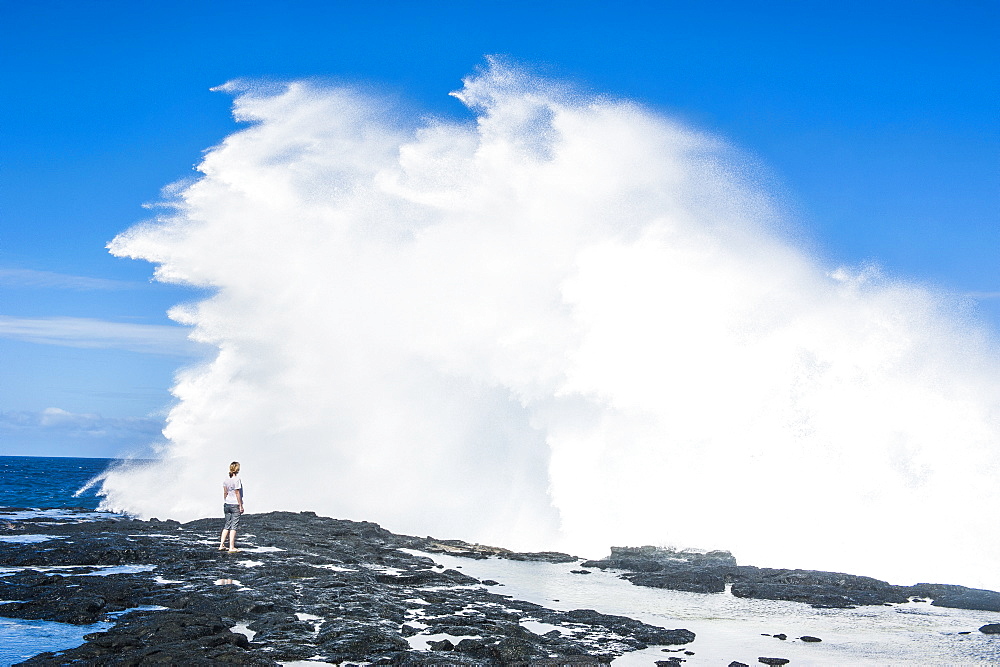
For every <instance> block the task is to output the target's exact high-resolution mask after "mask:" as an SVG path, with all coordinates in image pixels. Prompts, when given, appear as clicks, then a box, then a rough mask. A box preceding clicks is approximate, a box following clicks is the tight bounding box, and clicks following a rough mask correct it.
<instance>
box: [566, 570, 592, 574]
mask: <svg viewBox="0 0 1000 667" xmlns="http://www.w3.org/2000/svg"><path fill="white" fill-rule="evenodd" d="M569 573H570V574H590V570H570V571H569Z"/></svg>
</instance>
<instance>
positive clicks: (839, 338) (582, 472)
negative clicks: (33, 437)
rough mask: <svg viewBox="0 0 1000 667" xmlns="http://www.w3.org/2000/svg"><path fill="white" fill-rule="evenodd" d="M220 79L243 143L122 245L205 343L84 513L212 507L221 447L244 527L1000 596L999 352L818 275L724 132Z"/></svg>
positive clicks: (615, 107) (872, 275) (506, 76)
mask: <svg viewBox="0 0 1000 667" xmlns="http://www.w3.org/2000/svg"><path fill="white" fill-rule="evenodd" d="M223 88H224V90H226V91H229V92H231V93H234V94H235V95H236V102H235V112H234V113H235V116H236V118H238V119H239V120H242V121H247V122H249V123H251V124H250V126H249V127H247V128H246V129H244V130H242V131H241V132H238V133H236V134H233V135H232V136H230V137H228V138H226V140H225V141H224V142H223V143H222V144H220V145H219V146H217V147H216V148H214V149H212V150H211V151H209V152H208V153H207V155H206V156H205V159H204V160H203V162H202V163H201V165H200V167H199V169H200V171H201V173H202V176H201V178H199V179H198V180H197V181H195V182H191V183H182V184H178V185H176V186H175V187H173V188H172V189H170V190H169V191H168V196H169V197H170V201H169V202H168V204H169V206H168V208H167V212H166V213H164V214H163V215H161V217H159V218H157V219H155V220H153V221H150V222H148V223H145V224H142V225H139V226H137V227H135V228H133V229H131V230H129V231H127V232H125V233H123V234H122V235H120V236H119V237H118V238H116V239H115V240H114V241H113V242H112V243H111V245H110V248H111V250H112V252H113V253H115V254H116V255H119V256H123V257H133V258H139V259H145V260H148V261H150V262H153V263H155V264H156V276H157V278H158V279H159V280H164V281H171V282H177V283H184V284H190V285H197V286H202V287H206V288H211V289H212V290H213V292H212V296H210V297H208V298H204V299H203V300H201V301H199V302H197V303H190V304H184V305H180V306H177V307H176V308H174V309H173V310H172V311H171V316H172V317H173V318H174V319H175V320H177V321H179V322H183V323H186V324H189V325H191V326H192V327H193V329H192V337H193V338H194V339H196V340H198V341H201V342H205V343H209V344H211V345H214V346H217V347H218V349H219V352H218V355H217V357H216V358H215V359H214V360H212V361H211V362H210V363H206V364H204V365H200V366H196V367H191V368H186V369H184V370H182V371H181V372H180V373H179V375H178V379H177V384H176V386H175V388H174V390H173V391H174V394H175V396H176V397H177V399H178V402H177V404H176V405H175V407H174V408H173V409H172V410H171V412H170V416H169V420H168V425H167V428H166V430H165V434H166V436H167V438H168V439H169V445H168V446H167V447H166V449H165V450H164V451H163V452H162V460H161V461H159V462H157V463H154V464H152V465H143V464H131V466H130V467H128V468H120V469H118V470H115V471H112V472H110V473H109V474H107V475H106V476H105V477H104V478H103V481H102V490H101V493H102V494H104V496H105V501H104V507H107V508H114V509H122V510H128V511H130V512H134V513H137V514H139V515H141V516H147V517H148V516H159V517H164V516H170V517H173V518H177V519H182V520H183V519H190V518H194V517H200V516H209V515H212V514H218V512H219V508H217V507H216V505H217V503H218V498H217V497H216V496H217V493H216V492H213V491H210V490H211V489H217V487H218V486H219V485H220V483H221V479H217V478H218V477H220V476H221V474H222V473H223V472H224V471H225V469H226V466H227V465H228V463H229V462H230V461H231V460H234V459H236V460H240V461H241V462H242V463H243V476H244V478H245V480H246V481H247V484H248V489H249V490H250V492H249V494H248V497H247V505H248V509H251V510H252V511H266V510H273V509H289V510H304V509H309V510H315V511H316V512H319V513H321V514H328V515H332V516H338V517H346V518H354V519H369V520H375V521H378V522H380V523H382V524H383V525H385V526H386V527H388V528H390V529H393V530H396V531H402V532H408V533H412V534H420V535H425V534H434V535H441V536H448V537H461V538H463V539H468V540H476V541H480V542H484V543H491V544H500V545H504V546H508V547H514V548H522V549H543V548H544V549H554V548H561V549H565V550H570V551H573V552H576V553H581V554H585V555H590V556H599V555H604V554H605V553H606V550H607V547H608V546H609V545H612V544H618V545H623V544H630V545H639V544H645V543H654V544H671V545H676V546H682V547H683V546H695V547H704V548H729V549H732V550H734V552H735V553H736V555H737V557H738V558H739V559H740V560H741V561H743V562H751V563H755V564H761V565H765V564H766V565H776V566H781V565H785V566H799V567H813V568H823V569H833V570H845V571H851V572H855V573H859V574H869V575H875V576H881V577H883V578H888V579H890V580H893V581H895V582H899V583H914V582H915V581H917V580H938V581H947V582H953V583H964V584H968V585H985V586H991V587H994V588H1000V578H998V576H1000V575H998V574H997V569H996V567H995V564H996V563H997V562H998V561H1000V547H998V537H997V535H996V532H995V531H991V530H987V529H985V528H984V525H983V519H982V518H980V517H981V516H982V513H983V510H984V509H985V508H988V507H994V506H996V505H997V502H998V500H1000V498H998V495H1000V491H998V489H1000V486H998V485H997V484H996V480H997V479H998V477H1000V475H998V473H1000V470H998V468H1000V460H998V457H1000V454H998V448H997V443H998V442H1000V424H998V417H1000V409H998V408H1000V372H998V371H1000V368H998V358H1000V355H998V354H997V348H996V345H995V342H994V339H993V337H992V335H991V334H989V333H988V332H985V331H984V330H983V329H982V328H981V327H980V326H979V325H977V324H975V323H973V322H971V321H970V319H969V318H967V317H965V316H963V315H961V314H960V312H959V309H958V308H957V306H956V303H955V301H953V300H951V299H950V297H948V296H947V295H945V294H943V293H939V292H937V291H934V290H932V289H929V288H926V287H922V286H919V285H914V284H908V283H905V282H901V281H898V280H893V279H891V278H889V277H886V276H884V275H882V274H880V273H879V272H878V271H876V270H874V269H871V268H865V267H860V268H844V267H836V266H828V265H826V264H824V263H823V262H822V261H820V260H818V259H817V258H815V257H814V256H812V255H811V254H810V252H808V251H807V250H805V249H804V248H802V247H800V245H799V244H797V243H796V242H794V241H793V240H790V238H789V237H788V236H787V235H786V234H784V233H783V232H782V229H783V228H785V226H786V223H785V222H784V221H783V220H782V219H781V215H780V213H779V212H777V211H776V210H775V207H774V206H773V205H772V204H771V200H770V198H769V195H768V193H767V192H764V191H762V190H761V189H760V188H759V187H757V186H756V185H754V184H753V183H751V182H750V181H749V179H748V178H746V177H744V176H743V175H741V174H742V173H743V171H742V169H741V167H740V165H739V164H737V163H734V162H733V158H732V152H731V151H729V149H727V148H726V147H725V146H724V145H723V144H722V143H721V142H720V141H718V140H716V139H713V138H711V137H708V136H706V135H704V134H700V133H698V132H695V131H692V130H690V129H688V128H686V127H683V126H681V125H679V124H678V123H676V122H674V121H672V120H670V119H668V118H664V117H662V116H661V115H659V114H657V113H654V112H652V111H649V110H647V109H644V108H642V107H640V106H637V105H635V104H630V103H627V102H619V101H614V100H607V99H601V98H588V97H586V96H582V95H577V94H573V93H570V92H567V91H566V89H565V88H564V87H562V86H559V85H554V84H551V83H548V82H545V81H540V80H535V79H532V78H531V77H528V76H526V75H523V74H521V73H519V72H518V71H517V70H514V69H510V68H507V67H504V66H502V65H497V64H495V63H494V64H492V65H491V66H490V67H488V68H486V69H484V70H483V71H482V72H480V73H479V74H477V75H476V76H472V77H470V78H468V79H466V81H465V87H464V88H463V89H462V90H461V91H460V92H458V93H456V97H458V98H459V99H460V100H461V101H462V102H464V103H465V104H466V105H467V107H468V108H469V109H470V110H471V111H472V112H473V113H474V114H475V117H474V118H470V119H468V120H462V121H451V120H445V119H424V118H422V117H421V116H420V114H419V113H414V112H412V111H410V110H406V109H398V108H396V109H389V105H387V104H386V103H385V102H384V101H383V100H380V99H375V98H373V97H371V96H369V95H367V94H362V93H360V92H357V91H354V90H351V89H345V88H335V87H325V86H323V85H320V84H315V83H303V82H297V83H292V84H289V85H287V86H284V87H275V86H267V87H260V88H255V87H253V86H249V85H245V84H240V83H233V84H229V85H227V86H224V87H223ZM387 109H389V110H387ZM817 159H820V158H819V157H818V158H817ZM167 480H169V483H167ZM929 535H933V539H934V541H935V544H936V545H939V546H936V547H934V548H927V547H926V543H925V542H923V541H922V540H923V539H924V538H926V537H927V536H929Z"/></svg>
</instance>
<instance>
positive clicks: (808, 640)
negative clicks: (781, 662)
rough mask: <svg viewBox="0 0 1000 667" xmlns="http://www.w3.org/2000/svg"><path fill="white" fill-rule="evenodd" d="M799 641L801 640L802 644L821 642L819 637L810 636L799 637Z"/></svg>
mask: <svg viewBox="0 0 1000 667" xmlns="http://www.w3.org/2000/svg"><path fill="white" fill-rule="evenodd" d="M799 639H801V640H802V641H804V642H812V643H815V642H821V641H823V640H822V639H820V638H819V637H812V636H810V635H802V636H801V637H799Z"/></svg>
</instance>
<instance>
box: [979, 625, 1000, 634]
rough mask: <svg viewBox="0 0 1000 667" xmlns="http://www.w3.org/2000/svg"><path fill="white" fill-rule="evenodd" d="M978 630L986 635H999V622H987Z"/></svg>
mask: <svg viewBox="0 0 1000 667" xmlns="http://www.w3.org/2000/svg"><path fill="white" fill-rule="evenodd" d="M979 631H980V632H982V633H983V634H986V635H1000V623H987V624H986V625H984V626H983V627H981V628H979Z"/></svg>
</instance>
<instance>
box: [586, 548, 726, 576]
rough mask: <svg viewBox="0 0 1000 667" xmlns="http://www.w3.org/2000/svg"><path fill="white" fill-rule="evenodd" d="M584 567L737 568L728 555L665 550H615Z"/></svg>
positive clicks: (646, 569) (643, 569)
mask: <svg viewBox="0 0 1000 667" xmlns="http://www.w3.org/2000/svg"><path fill="white" fill-rule="evenodd" d="M583 566H584V567H599V568H612V569H616V570H631V571H633V572H659V571H660V570H663V569H670V568H672V567H673V568H677V567H684V566H686V567H698V568H724V567H735V566H736V559H735V558H733V555H732V554H731V553H729V552H728V551H696V550H687V549H686V550H683V551H677V550H674V549H664V548H662V547H652V546H645V547H611V555H610V556H608V557H607V558H604V559H602V560H589V561H586V562H584V563H583Z"/></svg>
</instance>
